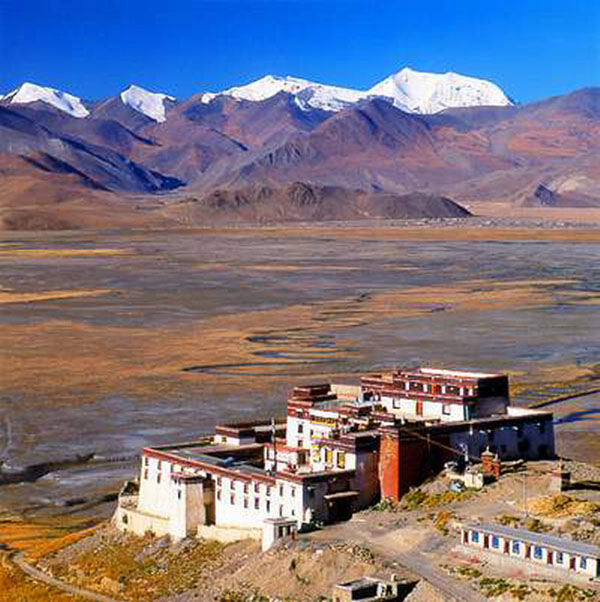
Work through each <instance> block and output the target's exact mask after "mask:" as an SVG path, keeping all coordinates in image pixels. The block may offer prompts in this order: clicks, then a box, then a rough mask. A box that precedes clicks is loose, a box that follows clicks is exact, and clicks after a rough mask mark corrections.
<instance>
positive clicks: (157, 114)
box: [121, 85, 175, 123]
mask: <svg viewBox="0 0 600 602" xmlns="http://www.w3.org/2000/svg"><path fill="white" fill-rule="evenodd" d="M121 100H122V101H123V104H126V105H127V106H128V107H131V108H132V109H133V110H135V111H137V112H138V113H142V114H143V115H146V117H150V119H153V120H154V121H158V122H159V123H162V122H163V121H165V120H166V110H165V101H171V102H174V101H175V99H174V98H173V97H172V96H169V95H168V94H161V93H158V92H149V91H148V90H144V88H140V87H139V86H135V85H131V86H129V88H127V89H126V90H124V91H123V92H121Z"/></svg>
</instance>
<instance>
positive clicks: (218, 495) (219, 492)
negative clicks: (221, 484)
mask: <svg viewBox="0 0 600 602" xmlns="http://www.w3.org/2000/svg"><path fill="white" fill-rule="evenodd" d="M217 499H218V500H220V499H221V490H220V489H219V490H218V491H217Z"/></svg>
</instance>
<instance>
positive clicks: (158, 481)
mask: <svg viewBox="0 0 600 602" xmlns="http://www.w3.org/2000/svg"><path fill="white" fill-rule="evenodd" d="M156 482H157V483H160V472H159V473H158V474H157V475H156Z"/></svg>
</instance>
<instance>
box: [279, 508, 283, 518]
mask: <svg viewBox="0 0 600 602" xmlns="http://www.w3.org/2000/svg"><path fill="white" fill-rule="evenodd" d="M279 516H283V506H279Z"/></svg>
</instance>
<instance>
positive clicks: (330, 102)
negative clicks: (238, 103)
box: [201, 75, 365, 111]
mask: <svg viewBox="0 0 600 602" xmlns="http://www.w3.org/2000/svg"><path fill="white" fill-rule="evenodd" d="M279 92H287V93H289V94H293V95H294V96H295V97H296V101H297V103H298V106H300V108H303V109H307V108H311V107H312V108H315V109H323V110H325V111H341V110H342V109H345V108H346V107H348V106H349V105H351V104H354V103H355V102H358V101H359V100H361V99H362V98H363V97H364V95H365V93H364V92H363V91H361V90H353V89H351V88H340V87H337V86H328V85H326V84H318V83H315V82H311V81H308V80H306V79H300V78H298V77H290V76H287V77H278V76H275V75H265V76H264V77H262V78H260V79H257V80H256V81H253V82H251V83H249V84H246V85H245V86H236V87H234V88H229V89H228V90H224V91H223V92H218V93H206V94H203V95H202V98H201V100H202V102H210V101H211V100H212V99H213V98H215V96H218V95H220V94H223V95H226V96H231V97H233V98H237V99H238V100H251V101H259V100H265V99H267V98H270V97H271V96H275V94H278V93H279Z"/></svg>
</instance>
